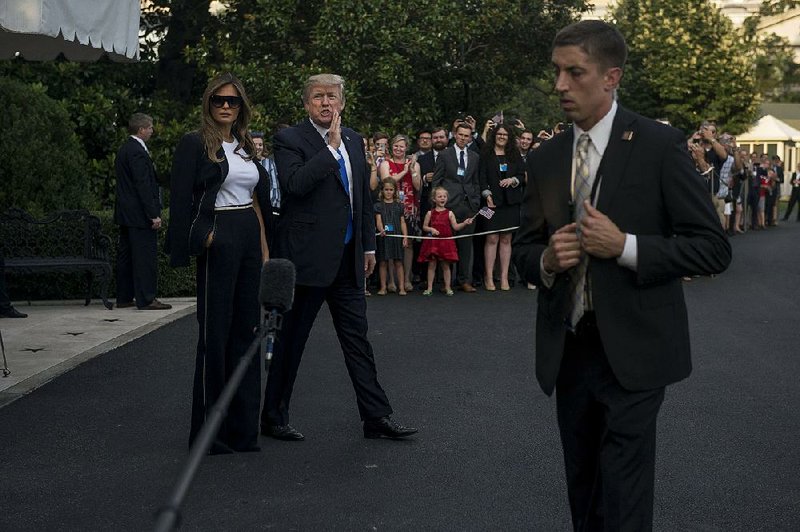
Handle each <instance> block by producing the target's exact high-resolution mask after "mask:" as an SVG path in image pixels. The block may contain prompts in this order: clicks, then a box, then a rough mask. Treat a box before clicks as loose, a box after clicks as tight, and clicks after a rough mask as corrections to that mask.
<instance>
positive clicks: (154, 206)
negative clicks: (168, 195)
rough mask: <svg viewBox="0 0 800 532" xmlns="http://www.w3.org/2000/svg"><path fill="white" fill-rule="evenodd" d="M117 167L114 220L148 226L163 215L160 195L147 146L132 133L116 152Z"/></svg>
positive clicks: (122, 223)
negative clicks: (140, 142) (132, 135)
mask: <svg viewBox="0 0 800 532" xmlns="http://www.w3.org/2000/svg"><path fill="white" fill-rule="evenodd" d="M114 170H115V171H116V175H117V197H116V200H115V202H114V223H116V224H117V225H123V226H126V227H141V228H147V229H149V228H150V227H152V226H153V221H152V220H153V219H154V218H158V217H159V216H161V198H160V197H159V194H158V181H156V171H155V168H154V167H153V161H152V160H151V159H150V156H149V155H148V154H147V151H146V150H145V149H144V146H142V145H141V144H139V142H138V141H137V140H136V139H134V138H133V137H130V136H129V137H128V139H127V140H126V141H125V142H124V143H123V144H122V146H120V148H119V151H118V152H117V158H116V160H115V161H114Z"/></svg>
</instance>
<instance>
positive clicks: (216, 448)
mask: <svg viewBox="0 0 800 532" xmlns="http://www.w3.org/2000/svg"><path fill="white" fill-rule="evenodd" d="M208 454H210V455H212V456H214V455H218V454H233V449H231V448H230V447H229V446H228V445H227V444H226V443H223V442H221V441H220V440H214V443H212V444H211V448H210V449H209V450H208Z"/></svg>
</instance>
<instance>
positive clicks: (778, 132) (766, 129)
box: [736, 115, 800, 142]
mask: <svg viewBox="0 0 800 532" xmlns="http://www.w3.org/2000/svg"><path fill="white" fill-rule="evenodd" d="M736 141H737V142H770V141H771V142H789V141H794V142H800V131H798V130H796V129H795V128H793V127H792V126H790V125H789V124H787V123H786V122H783V121H782V120H778V119H777V118H775V117H774V116H772V115H765V116H762V117H761V118H759V119H758V122H756V124H755V125H754V126H753V127H751V128H750V129H749V130H748V131H747V132H746V133H743V134H742V135H736Z"/></svg>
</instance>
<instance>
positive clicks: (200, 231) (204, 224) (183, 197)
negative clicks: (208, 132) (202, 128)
mask: <svg viewBox="0 0 800 532" xmlns="http://www.w3.org/2000/svg"><path fill="white" fill-rule="evenodd" d="M217 158H219V159H222V160H221V161H220V162H214V161H212V160H211V159H209V158H208V155H207V154H206V149H205V146H204V145H203V141H202V140H201V139H200V133H199V132H197V131H193V132H191V133H187V134H186V135H184V136H183V138H181V140H180V142H179V143H178V147H177V148H176V149H175V156H174V158H173V161H172V176H171V178H170V198H169V228H168V229H167V241H166V251H167V253H169V255H170V265H171V266H188V265H189V257H190V256H197V255H200V254H202V253H203V251H204V250H205V241H206V238H207V237H208V234H209V233H210V232H211V230H212V229H213V227H214V203H215V202H216V199H217V193H218V192H219V189H220V187H221V186H222V183H223V182H224V181H225V178H226V177H227V175H228V161H227V159H225V150H224V149H223V148H222V146H220V148H219V150H218V151H217ZM256 168H258V184H257V185H256V197H257V199H258V204H259V207H261V212H262V213H266V212H270V209H271V208H272V206H271V204H270V200H269V175H268V174H267V171H266V170H265V169H264V167H263V166H261V165H260V164H258V163H257V162H256Z"/></svg>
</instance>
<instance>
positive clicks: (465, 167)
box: [458, 150, 467, 170]
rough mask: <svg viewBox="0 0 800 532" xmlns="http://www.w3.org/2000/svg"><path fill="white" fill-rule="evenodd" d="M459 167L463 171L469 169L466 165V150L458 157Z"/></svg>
mask: <svg viewBox="0 0 800 532" xmlns="http://www.w3.org/2000/svg"><path fill="white" fill-rule="evenodd" d="M458 167H459V168H461V169H462V170H466V169H467V165H466V164H465V163H464V150H461V152H460V155H459V157H458Z"/></svg>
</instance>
